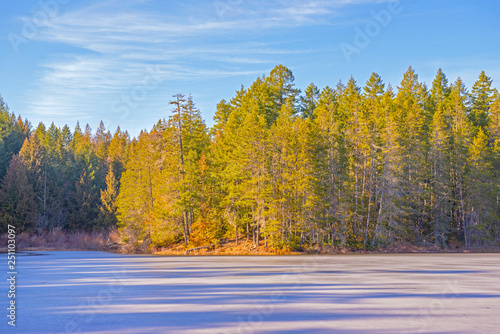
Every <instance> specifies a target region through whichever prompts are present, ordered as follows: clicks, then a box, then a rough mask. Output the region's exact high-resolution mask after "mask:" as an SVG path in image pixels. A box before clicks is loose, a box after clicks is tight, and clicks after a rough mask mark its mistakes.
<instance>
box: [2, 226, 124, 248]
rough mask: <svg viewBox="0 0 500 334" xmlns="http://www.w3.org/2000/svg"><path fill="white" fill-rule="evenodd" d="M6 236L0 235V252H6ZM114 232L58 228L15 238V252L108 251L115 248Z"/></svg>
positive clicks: (22, 234) (116, 240) (116, 239)
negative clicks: (72, 230)
mask: <svg viewBox="0 0 500 334" xmlns="http://www.w3.org/2000/svg"><path fill="white" fill-rule="evenodd" d="M7 240H8V239H7V235H6V234H3V235H0V251H6V250H7ZM118 241H119V234H118V232H117V231H116V230H111V231H105V232H83V231H78V232H65V231H63V230H62V229H60V228H57V229H54V230H51V231H43V232H41V233H32V234H28V233H21V234H18V235H17V236H16V250H17V251H77V250H78V251H82V250H84V251H108V250H110V249H111V248H113V247H112V246H116V245H117V244H118Z"/></svg>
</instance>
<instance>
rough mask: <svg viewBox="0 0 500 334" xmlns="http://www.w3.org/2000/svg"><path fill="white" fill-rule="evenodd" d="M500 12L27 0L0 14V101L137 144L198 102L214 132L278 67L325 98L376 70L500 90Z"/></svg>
mask: <svg viewBox="0 0 500 334" xmlns="http://www.w3.org/2000/svg"><path fill="white" fill-rule="evenodd" d="M499 14H500V1H496V0H483V1H461V0H439V1H436V0H432V1H431V0H422V1H417V0H401V1H389V0H302V1H298V0H288V1H285V0H275V1H271V0H267V1H261V0H256V1H252V0H247V1H243V0H216V1H198V0H192V1H189V0H186V1H168V0H165V1H159V0H158V1H148V0H99V1H77V0H24V1H4V2H3V3H2V9H1V11H0V50H1V55H2V58H1V60H2V61H0V73H1V77H2V80H0V94H1V95H2V96H3V98H4V100H5V101H6V102H7V104H8V105H9V107H10V109H11V111H13V112H15V113H16V114H21V115H22V116H23V118H28V119H29V120H30V121H31V122H32V123H33V125H34V126H36V125H37V124H38V122H40V121H43V122H44V123H46V124H50V123H51V122H52V121H54V122H55V123H56V124H57V125H59V126H62V125H64V124H66V123H67V124H68V125H70V127H72V128H73V127H74V125H75V124H76V121H77V120H79V121H80V123H81V124H82V125H85V124H86V123H89V124H90V125H91V127H92V128H93V129H96V127H97V125H98V124H99V121H100V120H103V121H104V123H105V125H106V127H107V128H108V129H111V130H112V131H114V129H115V128H116V126H117V125H120V126H121V128H122V129H126V130H129V132H130V133H131V134H132V135H137V134H138V133H139V131H140V130H141V129H150V128H151V127H152V125H153V124H154V123H156V122H157V120H158V119H160V118H163V117H168V116H169V115H170V114H171V111H170V110H171V107H170V105H169V101H170V100H172V99H173V98H172V95H173V94H176V93H184V94H186V95H188V94H192V96H193V99H194V101H195V103H196V104H197V106H198V107H199V108H200V110H201V112H202V114H203V116H204V118H205V120H206V122H207V124H208V125H209V126H210V125H212V124H213V121H212V117H213V114H214V111H215V106H216V104H217V102H219V101H220V100H221V99H230V98H231V97H232V96H233V95H234V93H235V91H236V90H237V89H239V88H240V86H241V85H242V84H243V85H245V86H248V85H250V84H251V83H252V82H253V81H254V80H255V78H256V77H257V76H260V75H262V74H265V73H268V72H269V71H270V70H271V69H272V68H273V67H274V66H275V65H277V64H283V65H285V66H287V67H289V68H290V69H291V70H292V71H293V73H294V75H295V82H296V86H297V87H298V88H301V89H305V88H306V87H307V85H308V84H309V83H311V82H314V83H315V84H316V85H317V86H318V87H320V88H322V87H324V86H326V85H330V86H335V84H336V83H337V82H338V81H339V80H342V81H344V82H345V81H347V79H348V78H349V77H350V76H351V75H353V76H354V78H355V79H356V80H357V81H358V84H359V85H361V86H362V85H363V84H364V83H365V82H366V80H367V79H368V77H369V76H370V74H371V73H372V72H377V73H378V74H380V75H381V77H382V79H383V80H384V82H386V83H391V84H392V85H393V86H394V87H396V86H397V85H398V84H399V82H400V81H401V78H402V76H403V73H404V72H405V71H406V69H407V68H408V66H409V65H411V66H412V67H413V68H414V69H415V70H416V71H417V73H418V74H419V79H420V80H421V81H425V82H426V83H427V84H428V85H430V84H431V82H432V80H433V78H434V75H435V73H436V71H437V70H438V68H440V67H441V68H442V69H443V70H444V72H445V74H446V75H447V76H448V79H449V81H450V82H453V81H454V80H455V79H456V78H457V77H458V76H460V77H461V78H462V79H463V80H464V81H465V83H466V84H467V87H468V88H469V90H470V89H471V87H472V85H473V83H474V81H475V80H476V78H477V76H478V74H479V72H480V71H481V70H485V71H486V73H487V74H488V75H489V76H491V77H492V78H493V80H494V81H493V85H494V86H495V87H499V85H498V80H500V33H499V32H500V20H499V19H498V15H499Z"/></svg>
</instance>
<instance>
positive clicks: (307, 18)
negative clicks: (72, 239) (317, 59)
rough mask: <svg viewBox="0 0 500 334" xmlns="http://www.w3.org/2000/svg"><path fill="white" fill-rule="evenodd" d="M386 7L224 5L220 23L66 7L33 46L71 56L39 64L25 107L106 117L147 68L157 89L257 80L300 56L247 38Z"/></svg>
mask: <svg viewBox="0 0 500 334" xmlns="http://www.w3.org/2000/svg"><path fill="white" fill-rule="evenodd" d="M388 1H391V0H385V1H382V0H376V1H374V0H330V1H327V0H309V1H304V0H303V1H299V0H290V1H281V0H280V1H274V2H269V1H250V2H243V1H241V3H240V5H238V2H237V1H236V2H235V1H227V2H225V4H226V5H228V6H232V7H233V8H229V9H228V8H226V12H225V14H226V15H220V14H221V13H220V11H219V12H218V11H217V10H216V9H217V8H215V7H214V4H215V3H212V2H207V3H205V2H196V3H194V4H192V5H190V3H189V2H185V3H182V4H179V5H177V6H178V7H176V8H173V9H172V11H169V10H166V9H160V10H159V9H158V8H162V6H165V4H163V5H162V4H161V2H155V1H144V0H135V1H133V0H128V1H115V0H111V1H109V0H108V1H101V2H94V3H91V4H88V3H87V4H85V5H80V4H79V5H78V6H79V7H78V8H70V6H68V7H67V8H63V10H61V12H60V13H59V15H57V16H55V17H53V18H52V19H51V20H50V22H49V23H48V25H47V26H46V27H45V28H44V29H42V30H41V31H40V33H39V34H38V35H37V36H36V38H37V39H38V40H40V41H44V42H49V43H59V44H64V45H67V46H71V47H73V48H74V49H72V50H77V51H71V53H67V54H64V55H62V56H61V55H58V56H55V55H53V56H50V55H49V57H48V59H49V61H46V62H44V63H42V64H40V66H41V70H40V72H39V74H38V77H37V82H36V83H35V85H34V87H33V89H32V90H30V91H29V94H28V97H27V98H28V104H29V106H30V108H31V113H32V114H37V115H43V116H44V117H45V116H46V117H48V118H50V117H56V118H57V117H59V118H64V117H67V119H68V121H69V122H72V121H74V119H76V118H78V117H82V116H88V115H89V114H90V113H94V114H95V111H96V110H97V111H98V112H100V113H101V114H105V113H108V112H109V105H110V104H111V102H110V101H111V100H112V98H113V97H115V96H116V95H117V94H120V93H123V92H129V91H130V90H131V89H132V88H133V87H134V85H138V84H140V83H141V82H142V81H143V80H144V77H145V76H146V75H147V70H146V69H147V68H148V67H150V66H153V65H157V66H158V69H159V70H158V73H157V77H158V80H159V82H168V83H172V82H176V81H182V80H184V81H185V80H204V79H207V78H217V77H218V78H220V77H228V76H241V75H249V74H254V73H258V74H261V73H264V72H265V71H266V70H267V69H268V67H269V64H272V63H276V62H277V59H279V56H280V55H283V54H289V53H300V52H307V50H300V49H293V48H290V47H285V46H282V45H279V44H277V43H270V42H269V43H256V42H253V41H252V40H254V38H252V36H253V34H262V33H268V32H269V31H276V30H277V29H282V28H291V27H295V28H296V27H302V26H306V25H317V24H324V21H322V20H321V19H325V18H326V19H327V18H331V17H336V16H338V15H340V11H341V9H342V7H344V6H348V5H353V4H359V3H367V2H377V3H378V2H388ZM222 3H224V1H222ZM229 4H232V5H229ZM172 7H175V6H174V5H172ZM204 62H209V63H208V64H207V63H204ZM202 64H203V65H202ZM249 64H251V65H253V68H252V69H251V70H249V69H248V67H247V65H249ZM150 96H154V95H153V94H151V95H150ZM164 102H165V101H160V100H158V106H160V105H162V107H163V106H164ZM97 117H99V116H97Z"/></svg>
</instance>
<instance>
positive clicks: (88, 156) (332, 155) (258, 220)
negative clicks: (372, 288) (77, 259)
mask: <svg viewBox="0 0 500 334" xmlns="http://www.w3.org/2000/svg"><path fill="white" fill-rule="evenodd" d="M165 102H168V101H165ZM170 105H171V110H172V113H171V114H170V115H165V118H163V119H161V120H159V121H158V122H157V123H156V124H155V125H154V126H153V127H152V129H151V130H150V131H142V132H141V133H140V135H138V137H136V138H131V137H130V135H129V134H128V133H127V131H123V130H121V129H120V128H118V129H116V131H114V132H112V131H110V130H108V129H106V128H105V126H104V124H103V122H101V124H100V125H99V127H98V128H97V130H96V131H95V132H93V131H92V129H91V127H90V126H89V125H86V126H85V127H84V128H83V129H82V127H81V126H80V124H76V127H75V128H74V129H73V130H71V129H70V127H69V126H67V125H65V126H64V127H62V128H60V127H57V126H56V125H55V124H54V123H52V124H51V125H50V126H48V127H47V126H46V125H44V124H43V123H40V124H39V125H38V126H37V127H32V125H31V124H30V122H29V121H28V120H23V119H22V118H21V117H20V116H16V115H15V114H14V113H13V112H11V111H10V109H9V108H8V106H7V104H6V102H5V101H4V100H3V99H1V98H0V179H1V186H0V217H1V218H0V219H1V232H5V231H6V230H7V225H8V224H11V225H15V226H16V228H17V230H18V231H19V232H22V231H24V232H26V233H33V234H36V233H43V231H48V230H51V229H55V228H60V229H63V230H65V231H68V232H71V231H80V230H84V231H109V230H110V229H113V228H118V229H119V232H120V236H121V238H122V240H123V242H125V243H127V244H130V245H135V246H137V245H140V244H143V243H147V244H148V245H150V247H167V246H169V245H174V244H185V245H189V246H191V247H196V246H202V245H208V244H216V243H218V242H220V240H221V239H223V238H233V239H236V240H238V238H240V239H242V238H244V239H247V240H251V241H253V242H254V243H256V244H259V242H264V243H265V245H266V246H267V247H273V248H275V249H288V250H294V249H299V248H300V247H303V246H304V245H314V244H320V245H330V246H333V247H339V248H350V249H374V248H380V247H387V246H390V245H395V244H398V243H406V244H412V245H426V244H429V245H436V246H439V247H449V246H456V247H458V246H464V247H475V246H499V245H500V94H499V92H498V91H497V90H496V89H494V88H493V87H492V79H491V78H490V77H488V76H487V75H486V74H485V73H484V72H481V73H480V75H479V77H478V79H477V81H476V82H475V83H474V85H473V87H472V89H471V91H470V92H469V91H468V89H467V88H466V87H465V85H464V83H463V82H462V80H461V79H460V78H458V79H456V80H455V81H454V82H453V83H450V82H448V79H447V78H446V76H445V74H444V73H443V71H442V70H441V69H440V70H439V71H438V72H437V74H436V76H435V79H434V81H433V82H432V85H431V86H430V87H428V86H427V85H426V84H425V83H423V82H419V80H418V76H417V74H416V73H415V71H414V70H413V69H412V68H411V67H410V68H409V69H408V70H407V72H406V73H404V76H403V79H402V81H401V82H400V83H399V85H398V86H397V87H396V89H393V87H391V86H390V85H386V84H384V83H383V81H382V79H381V77H380V76H379V75H378V74H376V73H373V74H372V75H371V76H370V78H369V80H368V81H367V82H366V83H365V85H364V86H363V87H361V86H359V85H358V83H357V82H356V81H355V80H354V78H352V77H351V78H350V79H349V80H348V81H347V82H346V83H342V82H339V83H338V84H336V85H335V86H332V87H329V86H326V87H324V88H322V89H320V88H318V87H316V86H315V85H314V84H313V83H311V84H310V85H309V86H308V87H307V88H306V89H305V90H304V91H301V90H300V89H298V88H296V87H295V84H294V76H293V74H292V71H291V70H290V69H288V68H286V67H284V66H282V65H278V66H276V67H275V68H274V69H273V70H272V71H271V72H270V73H269V74H268V75H263V76H262V77H258V78H257V79H256V80H255V81H254V82H253V83H252V84H251V85H250V86H249V87H247V88H245V87H243V86H242V87H241V88H240V89H239V90H237V91H236V93H235V95H234V96H233V97H232V98H231V99H230V100H227V101H226V100H222V101H220V102H219V103H218V105H217V108H216V111H215V115H214V125H213V127H210V128H209V127H207V126H206V124H205V121H204V120H203V118H202V116H201V113H200V110H199V109H198V108H197V107H196V105H195V102H194V101H193V98H192V97H191V96H185V95H183V94H177V95H175V96H173V97H172V99H171V101H170Z"/></svg>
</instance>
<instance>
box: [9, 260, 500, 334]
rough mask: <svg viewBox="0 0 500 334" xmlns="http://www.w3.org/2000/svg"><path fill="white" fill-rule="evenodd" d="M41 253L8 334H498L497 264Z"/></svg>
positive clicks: (24, 282) (20, 266) (22, 268)
mask: <svg viewBox="0 0 500 334" xmlns="http://www.w3.org/2000/svg"><path fill="white" fill-rule="evenodd" d="M35 254H43V255H26V254H25V255H21V254H18V257H17V260H18V263H17V271H18V275H17V291H16V295H17V299H16V305H17V321H16V327H15V328H13V327H11V326H8V325H7V320H8V319H7V318H6V315H7V312H8V311H7V310H6V307H8V299H7V292H8V286H7V282H6V280H3V281H2V283H1V284H0V289H1V292H0V293H1V296H2V297H1V298H0V300H1V301H2V305H3V306H2V310H4V311H3V313H4V314H3V315H2V319H3V320H2V324H1V325H0V332H1V333H124V334H128V333H179V334H182V333H276V334H278V333H280V334H292V333H348V334H350V333H419V332H422V333H500V254H416V255H340V256H339V255H337V256H275V257H248V256H240V257H160V256H131V255H116V254H108V253H102V252H41V253H35ZM2 257H3V258H4V265H3V268H6V264H7V260H6V257H7V256H6V254H3V255H2ZM4 272H7V270H6V269H5V271H4Z"/></svg>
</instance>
